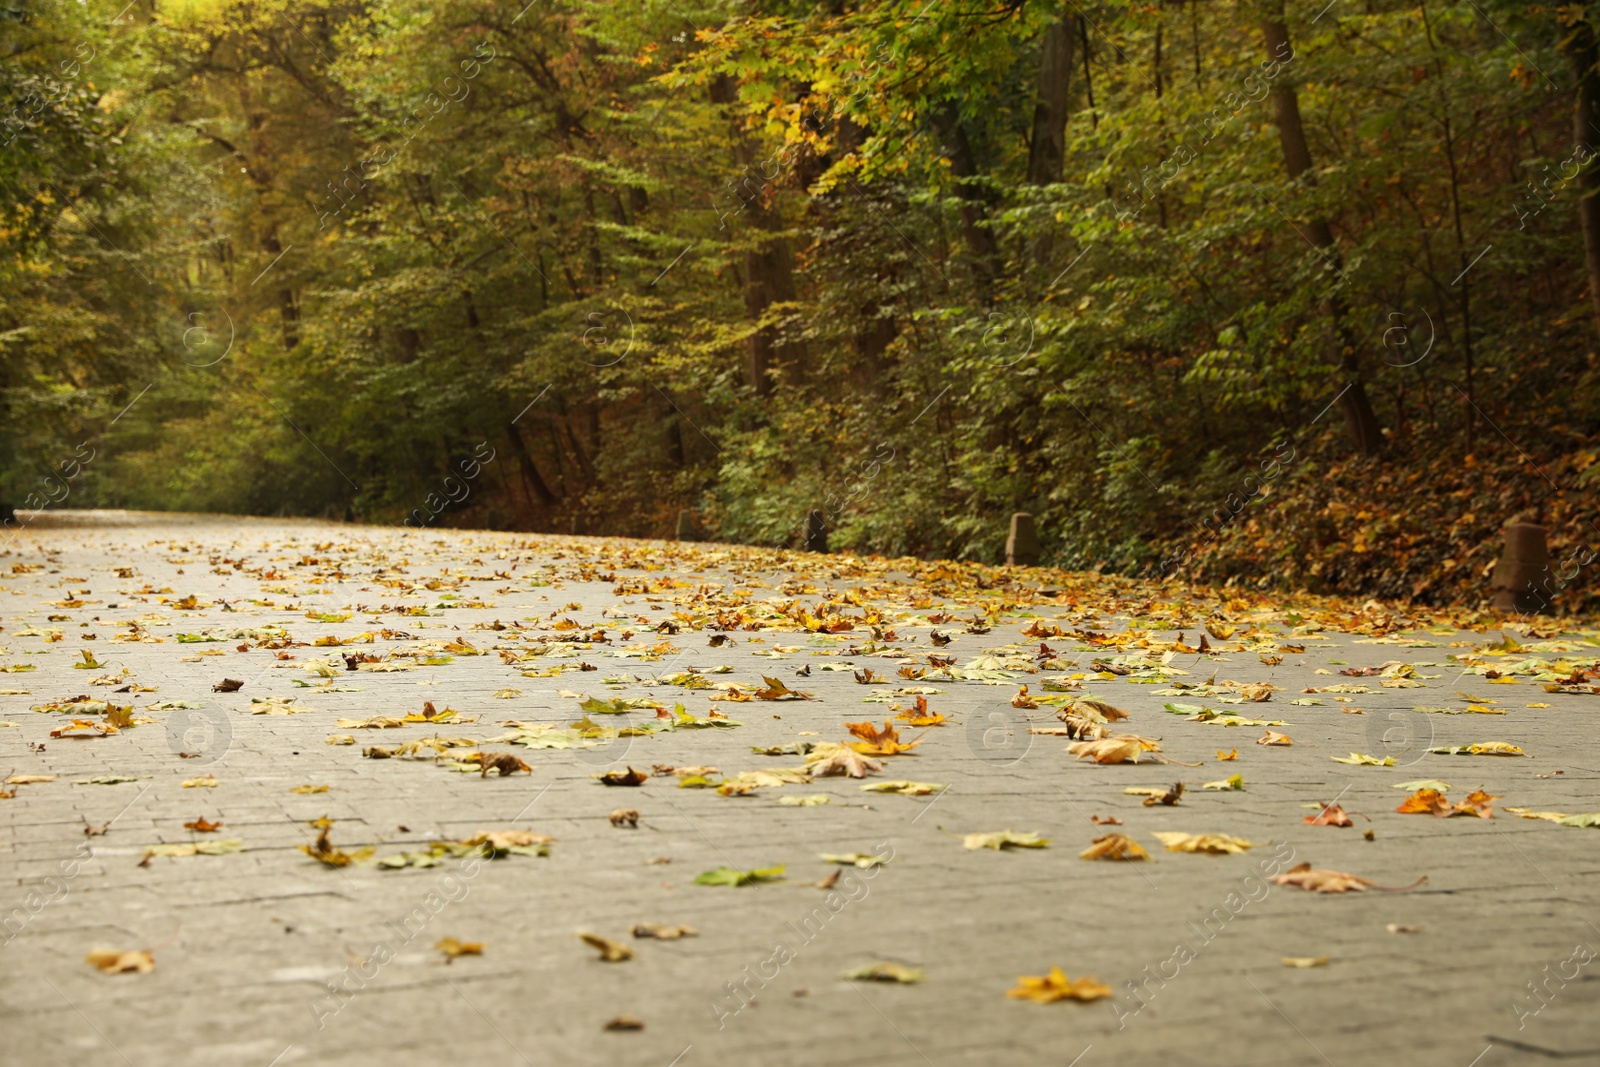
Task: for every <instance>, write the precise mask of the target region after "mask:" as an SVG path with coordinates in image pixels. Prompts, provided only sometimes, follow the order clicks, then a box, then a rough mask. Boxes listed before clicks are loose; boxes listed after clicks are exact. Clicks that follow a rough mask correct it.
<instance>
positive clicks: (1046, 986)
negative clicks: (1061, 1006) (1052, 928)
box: [1006, 967, 1111, 1004]
mask: <svg viewBox="0 0 1600 1067" xmlns="http://www.w3.org/2000/svg"><path fill="white" fill-rule="evenodd" d="M1110 995H1111V987H1110V986H1108V985H1105V984H1103V983H1101V982H1098V981H1096V980H1095V979H1093V978H1078V979H1072V978H1068V977H1067V976H1066V975H1065V974H1062V973H1061V968H1060V967H1052V968H1050V973H1049V974H1047V975H1044V976H1043V977H1040V978H1030V977H1028V976H1026V975H1024V976H1023V977H1021V978H1018V979H1017V985H1016V988H1014V989H1008V990H1006V996H1008V997H1011V998H1012V999H1014V1000H1031V1001H1033V1002H1034V1003H1035V1004H1049V1003H1052V1002H1054V1001H1057V1000H1085V1001H1087V1000H1101V999H1103V998H1105V997H1109V996H1110Z"/></svg>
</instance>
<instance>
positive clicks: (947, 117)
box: [933, 103, 1000, 298]
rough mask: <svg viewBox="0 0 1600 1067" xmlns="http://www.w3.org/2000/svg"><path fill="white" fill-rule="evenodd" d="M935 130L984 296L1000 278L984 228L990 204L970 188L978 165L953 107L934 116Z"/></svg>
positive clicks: (992, 241)
mask: <svg viewBox="0 0 1600 1067" xmlns="http://www.w3.org/2000/svg"><path fill="white" fill-rule="evenodd" d="M933 121H934V126H935V128H936V129H937V131H938V133H939V136H940V137H941V138H942V139H943V140H944V151H945V155H946V156H948V157H949V159H950V172H951V173H952V174H954V175H955V177H956V182H957V185H956V196H957V197H959V198H960V200H961V232H962V235H963V236H964V237H966V239H967V247H968V248H970V249H972V254H973V258H974V263H973V270H974V272H975V273H976V274H977V275H978V281H979V282H980V283H982V284H983V287H984V290H985V292H984V296H985V298H987V297H988V296H989V295H990V290H991V288H992V286H993V284H994V281H995V279H996V278H998V277H999V276H1000V247H999V245H998V244H997V243H996V242H995V239H994V234H993V233H992V232H990V230H989V228H988V227H987V226H985V225H984V223H985V222H987V221H988V218H989V201H988V198H987V197H986V196H985V195H984V194H983V191H982V190H981V189H979V188H978V187H977V186H976V185H975V184H973V181H972V179H974V178H976V177H978V164H977V161H976V159H974V157H973V154H972V145H971V144H970V143H969V142H968V141H967V131H966V130H964V129H962V127H961V116H960V114H959V113H958V112H957V111H956V106H955V104H953V103H946V104H944V105H943V106H941V107H940V108H939V109H938V110H936V111H935V112H934V116H933Z"/></svg>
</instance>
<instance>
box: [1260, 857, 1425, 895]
mask: <svg viewBox="0 0 1600 1067" xmlns="http://www.w3.org/2000/svg"><path fill="white" fill-rule="evenodd" d="M1427 880H1428V876H1427V875H1423V876H1422V877H1421V878H1418V879H1417V880H1416V881H1415V882H1412V883H1411V884H1410V885H1407V886H1399V887H1389V886H1381V885H1377V884H1375V883H1373V882H1371V881H1368V880H1367V879H1365V878H1359V877H1357V876H1356V875H1353V874H1346V873H1345V872H1343V871H1332V870H1322V869H1313V868H1312V866H1311V864H1309V863H1302V864H1299V865H1298V866H1295V867H1291V868H1289V869H1288V870H1287V871H1285V872H1283V873H1282V874H1275V875H1273V876H1272V881H1273V882H1274V883H1276V884H1277V885H1292V886H1295V887H1296V888H1299V889H1304V890H1307V891H1308V892H1313V893H1349V892H1356V893H1361V892H1364V891H1366V890H1367V889H1368V888H1371V889H1381V890H1384V891H1385V892H1389V893H1404V892H1405V891H1406V890H1408V889H1415V888H1416V887H1417V886H1419V885H1421V884H1422V883H1423V882H1426V881H1427Z"/></svg>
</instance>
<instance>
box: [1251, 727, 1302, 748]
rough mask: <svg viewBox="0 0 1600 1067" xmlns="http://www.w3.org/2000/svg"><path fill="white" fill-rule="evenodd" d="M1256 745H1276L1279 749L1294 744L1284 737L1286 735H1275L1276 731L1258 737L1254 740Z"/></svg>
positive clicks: (1286, 736)
mask: <svg viewBox="0 0 1600 1067" xmlns="http://www.w3.org/2000/svg"><path fill="white" fill-rule="evenodd" d="M1256 744H1258V745H1278V746H1280V747H1283V746H1287V745H1292V744H1294V742H1293V741H1291V740H1290V739H1289V737H1288V735H1286V734H1280V733H1277V732H1276V731H1273V730H1268V731H1267V732H1266V733H1264V734H1262V735H1261V736H1260V737H1258V738H1256Z"/></svg>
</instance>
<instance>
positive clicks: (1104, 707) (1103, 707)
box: [1072, 697, 1129, 722]
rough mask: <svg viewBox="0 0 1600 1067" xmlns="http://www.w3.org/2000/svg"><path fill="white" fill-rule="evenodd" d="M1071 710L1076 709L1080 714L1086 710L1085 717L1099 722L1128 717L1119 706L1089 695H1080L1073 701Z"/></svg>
mask: <svg viewBox="0 0 1600 1067" xmlns="http://www.w3.org/2000/svg"><path fill="white" fill-rule="evenodd" d="M1072 710H1074V711H1077V712H1078V714H1080V715H1084V713H1085V712H1087V713H1088V714H1087V715H1085V717H1086V718H1090V719H1095V720H1096V721H1099V722H1120V721H1122V720H1123V719H1126V718H1128V717H1129V715H1128V713H1127V712H1125V711H1123V710H1122V709H1121V708H1119V707H1117V706H1115V705H1113V704H1107V703H1106V702H1105V701H1103V700H1094V699H1092V698H1090V697H1081V698H1079V699H1078V700H1075V701H1073V702H1072Z"/></svg>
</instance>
